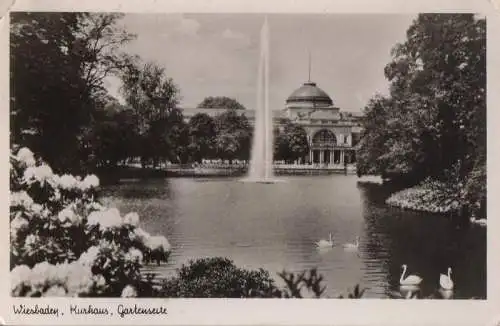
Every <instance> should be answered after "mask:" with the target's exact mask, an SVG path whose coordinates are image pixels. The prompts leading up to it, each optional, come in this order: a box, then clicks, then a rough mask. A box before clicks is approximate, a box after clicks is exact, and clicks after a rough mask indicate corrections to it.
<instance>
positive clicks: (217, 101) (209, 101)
mask: <svg viewBox="0 0 500 326" xmlns="http://www.w3.org/2000/svg"><path fill="white" fill-rule="evenodd" d="M198 107H199V108H225V109H233V110H245V107H244V106H243V105H241V104H240V103H239V102H238V101H236V100H235V99H233V98H230V97H227V96H214V97H212V96H209V97H206V98H205V99H204V100H203V101H202V102H201V103H200V104H198Z"/></svg>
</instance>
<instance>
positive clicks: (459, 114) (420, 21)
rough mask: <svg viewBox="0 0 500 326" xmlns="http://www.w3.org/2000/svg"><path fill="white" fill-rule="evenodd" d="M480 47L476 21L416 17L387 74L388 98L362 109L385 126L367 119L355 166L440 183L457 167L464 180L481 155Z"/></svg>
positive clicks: (480, 24)
mask: <svg viewBox="0 0 500 326" xmlns="http://www.w3.org/2000/svg"><path fill="white" fill-rule="evenodd" d="M485 42H486V33H485V21H484V20H482V19H475V18H474V16H473V15H469V14H453V15H452V14H422V15H419V16H418V18H417V19H416V20H415V21H414V22H413V24H412V25H411V26H410V28H409V29H408V31H407V40H406V41H405V42H404V43H403V44H398V45H396V46H395V48H394V49H393V51H392V54H393V61H392V62H391V63H389V64H388V65H387V66H386V68H385V75H386V77H387V79H388V80H389V81H390V82H391V92H390V97H389V98H388V99H383V100H382V99H377V98H376V99H375V100H374V102H371V103H370V104H369V105H368V107H367V108H366V110H367V113H370V112H371V111H373V112H375V111H382V112H383V120H384V121H381V120H382V119H378V118H376V117H375V114H367V117H366V118H365V120H366V121H365V132H364V133H363V139H362V140H361V142H362V146H361V147H362V148H361V150H360V152H361V155H360V158H361V161H362V162H360V163H361V165H360V166H361V167H363V166H365V167H367V166H369V165H373V166H375V167H377V169H379V170H380V169H382V167H384V166H385V168H393V169H396V170H400V171H401V172H405V173H412V174H413V175H414V176H415V178H416V179H417V180H418V179H422V178H424V177H426V176H432V177H435V178H438V179H440V178H443V176H444V172H445V171H446V170H447V169H449V168H451V167H452V166H453V164H455V163H456V162H457V161H461V162H463V164H461V165H460V166H461V169H462V171H461V175H462V176H463V177H465V176H466V175H467V174H468V173H469V172H470V171H471V169H472V167H473V166H474V165H475V162H474V159H473V158H474V157H476V158H477V157H484V155H483V154H482V153H483V152H485V146H484V144H485V139H486V137H485V133H484V131H485V80H486V79H485V77H486V74H485V73H486V69H485V67H486V66H485V62H486V61H485V60H486V57H485V53H486V52H485V49H486V48H485V45H486V43H485ZM381 106H384V107H385V108H384V109H382V108H381ZM358 162H359V160H358ZM379 172H380V171H379Z"/></svg>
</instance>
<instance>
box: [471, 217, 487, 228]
mask: <svg viewBox="0 0 500 326" xmlns="http://www.w3.org/2000/svg"><path fill="white" fill-rule="evenodd" d="M470 222H471V223H473V224H479V225H481V226H486V219H485V218H481V219H479V220H478V219H476V218H475V217H474V216H473V217H471V218H470Z"/></svg>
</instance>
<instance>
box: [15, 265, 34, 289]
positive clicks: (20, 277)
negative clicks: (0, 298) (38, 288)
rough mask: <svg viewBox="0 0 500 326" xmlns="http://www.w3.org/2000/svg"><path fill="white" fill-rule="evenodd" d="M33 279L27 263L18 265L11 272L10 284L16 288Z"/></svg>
mask: <svg viewBox="0 0 500 326" xmlns="http://www.w3.org/2000/svg"><path fill="white" fill-rule="evenodd" d="M30 279H31V269H30V268H29V267H28V266H26V265H19V266H16V267H15V268H14V269H13V270H12V271H11V272H10V284H11V288H12V289H15V288H16V287H18V286H20V285H22V284H24V283H28V282H29V281H30Z"/></svg>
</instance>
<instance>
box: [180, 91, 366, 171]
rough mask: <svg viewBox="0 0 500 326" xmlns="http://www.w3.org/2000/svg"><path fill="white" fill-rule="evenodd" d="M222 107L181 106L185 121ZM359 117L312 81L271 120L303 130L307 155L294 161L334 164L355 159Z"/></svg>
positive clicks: (249, 112)
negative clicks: (297, 125)
mask: <svg viewBox="0 0 500 326" xmlns="http://www.w3.org/2000/svg"><path fill="white" fill-rule="evenodd" d="M225 110H226V109H224V108H194V109H193V108H189V109H188V108H184V109H183V115H184V118H185V119H186V120H189V119H190V118H191V117H192V116H194V115H195V114H197V113H206V114H208V115H210V116H212V117H215V116H216V115H218V114H220V113H222V112H224V111H225ZM240 111H241V114H243V115H245V116H246V117H247V118H248V119H249V121H250V122H251V123H252V122H253V121H254V111H253V110H240ZM361 118H362V113H361V112H347V111H344V112H342V111H341V110H340V108H338V107H336V106H335V105H334V102H333V100H332V98H331V97H330V96H329V95H328V94H327V93H326V92H325V91H323V90H322V89H321V88H319V87H318V86H317V85H316V83H314V82H311V81H308V82H306V83H304V84H303V85H302V86H300V87H299V88H298V89H296V90H295V91H293V92H292V93H291V95H290V96H289V97H288V98H287V99H286V101H285V105H284V108H281V109H278V110H276V109H275V110H273V120H274V123H275V124H277V125H278V126H279V125H283V124H284V123H285V122H286V121H287V120H290V121H292V122H294V123H296V124H299V125H301V126H302V127H303V128H304V129H305V131H306V133H307V138H308V141H309V148H310V150H309V155H308V156H306V157H304V158H302V159H300V160H299V161H297V162H296V163H297V164H306V165H315V166H326V167H335V166H339V165H340V166H345V165H351V164H354V163H355V162H356V154H355V146H356V144H357V142H358V140H359V136H360V133H361Z"/></svg>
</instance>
